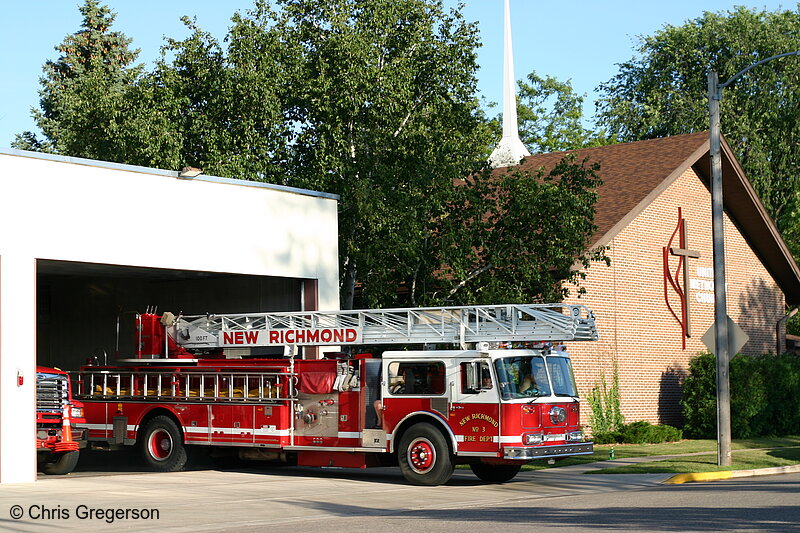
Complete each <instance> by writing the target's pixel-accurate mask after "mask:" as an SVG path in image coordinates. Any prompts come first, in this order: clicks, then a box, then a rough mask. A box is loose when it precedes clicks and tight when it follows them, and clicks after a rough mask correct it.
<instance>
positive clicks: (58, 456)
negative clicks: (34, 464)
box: [42, 451, 81, 476]
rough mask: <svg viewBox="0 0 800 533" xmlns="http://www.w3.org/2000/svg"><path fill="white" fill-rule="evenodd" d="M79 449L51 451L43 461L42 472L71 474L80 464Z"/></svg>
mask: <svg viewBox="0 0 800 533" xmlns="http://www.w3.org/2000/svg"><path fill="white" fill-rule="evenodd" d="M80 453H81V452H79V451H74V452H67V453H51V454H50V455H49V456H48V457H47V458H46V459H45V461H44V463H42V472H44V473H45V474H48V475H51V476H63V475H64V474H69V473H70V472H72V471H73V470H75V467H76V466H77V465H78V457H79V456H80Z"/></svg>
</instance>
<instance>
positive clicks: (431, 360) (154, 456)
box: [76, 304, 597, 485]
mask: <svg viewBox="0 0 800 533" xmlns="http://www.w3.org/2000/svg"><path fill="white" fill-rule="evenodd" d="M154 324H157V325H154ZM137 331H138V332H139V336H140V338H139V340H138V341H137V342H138V348H137V350H138V351H137V357H135V358H133V359H130V360H123V361H122V362H121V364H120V365H114V366H100V365H88V366H85V367H83V368H82V369H81V371H80V372H79V373H78V374H77V379H76V387H77V391H78V397H79V398H80V399H81V400H82V401H83V402H84V405H85V413H86V425H85V428H86V429H87V431H88V437H89V440H90V441H93V442H94V443H95V444H96V445H101V446H106V447H112V446H118V445H136V446H138V447H139V449H140V451H141V453H142V456H143V457H144V460H145V461H146V462H147V463H148V464H149V465H150V466H151V467H153V468H154V469H156V470H162V471H173V470H180V469H182V468H183V467H184V465H185V464H186V462H187V460H188V458H189V455H190V454H191V453H192V451H196V448H199V447H206V448H207V449H211V450H213V452H214V453H221V454H223V455H226V454H227V455H235V456H236V457H239V458H242V459H247V460H279V461H284V462H290V463H295V464H298V465H305V466H323V467H350V468H365V467H369V466H387V465H397V466H399V467H400V469H401V471H402V473H403V475H404V477H405V478H406V479H407V480H408V481H409V482H410V483H413V484H420V485H438V484H442V483H445V482H447V481H448V480H449V479H450V476H451V475H452V473H453V470H454V468H455V465H456V464H467V465H469V466H470V468H471V469H472V471H473V472H474V473H475V475H477V476H478V477H479V478H480V479H482V480H484V481H489V482H503V481H508V480H510V479H512V478H513V477H514V476H515V475H516V474H517V472H519V470H520V468H521V466H522V465H523V464H525V463H527V462H529V461H531V460H534V459H554V458H561V457H566V456H570V455H578V454H588V453H591V452H592V443H591V442H586V441H585V440H584V438H583V434H582V432H581V426H580V411H579V400H578V392H577V389H576V387H575V381H574V379H573V374H572V367H571V364H570V359H569V356H568V354H567V352H566V351H565V350H564V347H563V346H562V345H560V344H552V343H553V341H555V340H556V339H559V340H592V339H596V338H597V332H596V329H595V327H594V317H593V315H592V314H591V312H589V311H588V310H587V309H586V308H584V307H583V306H564V305H561V304H548V305H529V306H519V305H513V306H479V307H459V308H453V307H450V308H425V309H418V308H416V309H394V310H366V311H334V312H329V313H322V312H296V313H274V314H273V313H266V314H255V315H246V316H244V315H236V316H232V315H219V316H213V315H206V316H196V317H180V316H179V317H177V318H176V317H172V316H170V315H167V314H165V315H156V314H144V315H140V316H139V318H138V325H137ZM500 338H502V339H508V340H503V341H499V340H497V339H500ZM346 340H350V341H351V342H352V343H353V344H361V345H372V346H376V345H386V344H404V345H409V344H414V343H415V341H422V344H430V343H432V342H438V343H439V344H447V345H450V346H454V345H455V346H457V348H455V349H453V348H451V349H442V350H440V349H427V348H428V347H426V349H422V350H404V351H399V350H389V351H384V352H382V354H381V356H380V357H374V356H373V355H372V354H369V353H356V351H351V352H350V353H345V352H340V351H337V352H333V353H327V354H326V353H324V351H323V358H322V359H303V358H299V357H297V356H296V354H295V352H296V351H297V348H298V346H293V347H292V349H291V350H288V352H289V353H288V354H287V356H285V357H278V358H271V359H267V358H261V357H247V356H241V350H240V348H241V347H242V346H243V345H244V346H249V347H257V346H265V345H285V344H286V343H287V342H289V341H292V342H294V343H298V341H299V344H301V346H309V345H313V344H317V345H319V344H331V343H338V342H342V343H343V342H344V341H346ZM416 343H419V342H416ZM234 346H235V347H237V349H238V350H239V351H237V352H236V353H237V354H239V357H237V358H234V357H229V356H228V355H226V353H225V348H226V347H227V348H229V347H234Z"/></svg>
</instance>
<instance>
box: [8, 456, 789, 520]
mask: <svg viewBox="0 0 800 533" xmlns="http://www.w3.org/2000/svg"><path fill="white" fill-rule="evenodd" d="M654 459H658V458H653V457H648V458H635V459H617V460H614V461H603V462H600V463H593V464H589V465H575V466H568V467H561V468H552V469H547V470H539V471H526V472H522V473H520V474H519V475H518V476H517V477H516V478H515V479H514V480H513V481H512V482H509V483H505V484H494V485H492V484H485V483H483V482H480V481H479V480H478V479H477V478H475V477H474V476H473V475H472V473H471V472H470V471H469V470H456V473H455V475H454V476H453V478H452V479H451V481H450V482H449V483H448V484H447V485H443V486H439V487H415V486H411V485H408V484H407V483H406V482H405V481H404V479H403V478H402V476H401V475H400V472H399V470H398V469H397V468H375V469H366V470H356V469H323V468H302V467H268V466H264V467H261V468H247V469H239V470H215V469H210V468H205V467H203V468H200V469H196V470H191V471H186V472H176V473H151V472H143V471H141V470H140V469H139V468H138V467H133V468H127V469H126V468H124V467H119V469H118V470H117V471H115V472H109V471H107V470H106V471H100V472H98V471H83V472H76V473H74V474H69V475H67V476H44V475H42V476H40V477H39V479H38V481H37V482H36V483H27V484H12V485H3V486H0V529H2V530H4V531H26V532H27V531H86V530H87V529H88V528H92V529H94V528H103V529H108V530H120V531H142V532H148V531H154V532H155V531H158V532H159V533H164V532H189V531H192V532H199V531H233V530H242V529H247V530H262V529H266V528H270V530H273V531H284V530H285V531H290V530H291V531H302V530H307V528H308V527H310V526H311V525H313V524H318V525H319V526H320V527H321V525H322V524H326V523H327V524H329V525H332V524H333V523H334V522H336V521H341V520H345V521H347V517H353V520H356V518H357V519H358V520H357V522H358V523H359V524H362V525H363V527H364V530H365V531H366V530H370V529H372V528H373V526H374V523H372V525H370V524H371V522H370V518H375V519H378V518H382V517H387V516H390V517H393V523H394V524H395V526H396V527H397V528H398V530H402V529H403V526H402V520H401V518H402V517H403V516H417V517H419V516H423V515H425V514H426V513H433V514H437V513H438V515H441V516H451V515H452V516H453V517H454V519H455V518H458V516H459V510H464V509H473V510H476V509H483V508H486V509H494V510H496V509H498V508H503V506H514V507H515V508H524V507H525V506H528V505H531V504H532V500H539V499H547V498H553V497H561V496H575V495H585V496H588V495H594V496H596V497H602V495H603V494H608V499H609V501H615V502H619V501H624V500H625V496H624V493H626V492H627V493H636V491H643V490H650V489H654V488H656V487H657V486H659V485H660V484H662V483H663V482H665V481H667V480H669V479H670V478H671V477H672V476H670V475H669V474H622V475H619V474H617V475H610V474H602V473H598V474H595V475H584V472H586V471H591V470H603V469H605V468H610V467H615V466H622V465H625V464H631V463H636V462H641V461H646V460H654ZM116 464H120V463H116ZM129 464H130V463H129ZM100 468H102V465H101V466H100ZM793 471H800V468H798V469H795V470H793ZM754 475H755V474H754ZM475 512H478V511H475ZM337 523H338V522H337ZM355 523H356V522H353V524H355ZM525 523H526V522H520V527H522V526H523V525H524V524H525ZM486 526H487V528H489V529H491V527H489V525H488V524H487V525H486ZM357 530H361V529H360V527H359V528H357Z"/></svg>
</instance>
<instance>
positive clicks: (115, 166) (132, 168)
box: [0, 147, 339, 200]
mask: <svg viewBox="0 0 800 533" xmlns="http://www.w3.org/2000/svg"><path fill="white" fill-rule="evenodd" d="M0 155H10V156H16V157H29V158H32V159H43V160H46V161H56V162H59V163H71V164H74V165H86V166H90V167H97V168H106V169H111V170H124V171H127V172H140V173H142V174H151V175H155V176H165V177H169V178H176V179H180V180H182V181H206V182H209V183H222V184H226V185H240V186H244V187H257V188H261V189H272V190H276V191H282V192H288V193H291V194H301V195H304V196H314V197H317V198H326V199H330V200H339V195H338V194H331V193H327V192H320V191H312V190H309V189H300V188H297V187H288V186H286V185H277V184H274V183H264V182H261V181H248V180H241V179H234V178H223V177H220V176H210V175H206V174H201V175H199V176H197V177H195V178H189V179H186V178H180V177H179V176H178V175H179V174H180V172H178V171H176V170H163V169H160V168H151V167H142V166H137V165H126V164H123V163H112V162H110V161H99V160H96V159H85V158H82V157H71V156H66V155H57V154H47V153H43V152H30V151H27V150H17V149H15V148H2V147H0Z"/></svg>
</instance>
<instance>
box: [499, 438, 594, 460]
mask: <svg viewBox="0 0 800 533" xmlns="http://www.w3.org/2000/svg"><path fill="white" fill-rule="evenodd" d="M593 450H594V443H592V442H579V443H576V444H561V445H558V446H531V447H524V448H522V447H520V448H505V450H504V452H505V459H548V458H550V457H569V456H571V455H588V454H590V453H592V452H593Z"/></svg>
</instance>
